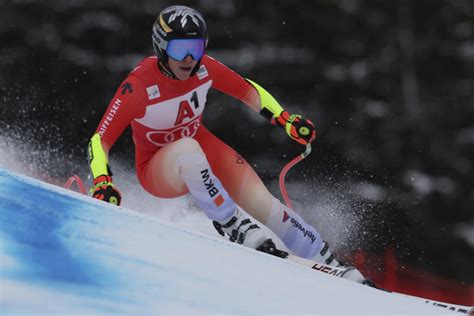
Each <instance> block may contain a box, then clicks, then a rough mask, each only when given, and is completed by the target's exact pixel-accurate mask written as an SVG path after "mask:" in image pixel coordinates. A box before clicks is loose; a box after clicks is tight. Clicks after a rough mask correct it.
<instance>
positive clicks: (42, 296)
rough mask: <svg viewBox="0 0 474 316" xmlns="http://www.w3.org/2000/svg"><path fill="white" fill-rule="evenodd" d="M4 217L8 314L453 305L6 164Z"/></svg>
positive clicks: (2, 266)
mask: <svg viewBox="0 0 474 316" xmlns="http://www.w3.org/2000/svg"><path fill="white" fill-rule="evenodd" d="M137 207H139V206H137ZM0 225H1V227H0V271H1V275H0V276H1V279H0V314H2V315H12V314H18V313H28V314H33V315H39V314H53V313H56V314H60V315H72V314H87V315H101V314H110V315H112V314H113V315H116V314H128V315H167V314H168V315H169V314H172V315H214V314H221V315H224V314H225V315H228V314H233V315H239V314H242V315H275V314H281V315H300V314H311V315H395V314H396V315H446V314H447V315H451V314H453V315H456V314H457V313H454V312H451V311H449V310H444V309H440V308H436V307H433V306H430V305H429V304H425V303H424V302H423V301H422V300H411V299H407V298H404V297H398V296H395V295H393V294H391V293H385V292H383V291H379V290H376V289H372V288H369V287H367V286H363V285H359V284H355V283H352V282H350V281H347V280H344V279H339V278H335V277H332V276H328V275H325V274H323V273H319V272H316V271H313V270H311V269H308V268H306V267H302V266H299V265H297V264H295V263H292V262H288V261H285V260H283V259H279V258H274V257H272V256H269V255H265V254H262V253H259V252H256V251H253V250H250V249H247V248H244V247H241V246H239V245H235V244H232V243H230V242H228V241H226V240H223V239H219V238H214V237H212V236H208V235H206V234H203V233H198V232H193V231H185V230H183V229H180V228H178V227H175V226H173V225H172V224H169V223H166V222H162V221H160V220H157V219H156V218H151V217H149V216H147V215H144V214H141V213H139V212H136V211H133V210H128V209H125V208H119V207H115V206H112V205H108V204H106V203H104V202H100V201H96V200H94V199H92V198H89V197H86V196H83V195H80V194H78V193H75V192H72V191H68V190H66V189H63V188H60V187H56V186H53V185H50V184H46V183H44V182H41V181H38V180H35V179H33V178H29V177H26V176H21V175H18V174H15V173H13V172H11V171H8V170H6V169H2V168H0Z"/></svg>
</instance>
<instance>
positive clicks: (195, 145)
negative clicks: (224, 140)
mask: <svg viewBox="0 0 474 316" xmlns="http://www.w3.org/2000/svg"><path fill="white" fill-rule="evenodd" d="M173 146H174V147H175V149H174V150H176V152H177V153H178V154H187V153H200V154H204V152H203V150H202V148H201V145H200V144H199V142H198V141H197V140H195V139H194V138H190V137H184V138H181V139H178V140H177V141H175V142H174V143H173Z"/></svg>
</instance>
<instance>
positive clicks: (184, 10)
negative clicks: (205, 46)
mask: <svg viewBox="0 0 474 316" xmlns="http://www.w3.org/2000/svg"><path fill="white" fill-rule="evenodd" d="M174 10H176V7H172V8H170V10H166V11H164V12H163V13H167V12H170V11H174ZM177 17H181V26H182V27H183V28H184V27H185V26H186V24H187V23H188V17H190V18H191V21H193V22H194V24H196V26H198V27H199V21H198V19H199V20H201V22H202V24H205V22H204V20H203V19H202V17H201V16H200V15H199V13H198V12H197V11H196V10H194V9H191V8H188V7H184V6H182V7H179V9H178V10H176V12H174V13H173V14H172V15H170V17H169V18H168V24H169V23H171V22H173V21H174V20H176V18H177Z"/></svg>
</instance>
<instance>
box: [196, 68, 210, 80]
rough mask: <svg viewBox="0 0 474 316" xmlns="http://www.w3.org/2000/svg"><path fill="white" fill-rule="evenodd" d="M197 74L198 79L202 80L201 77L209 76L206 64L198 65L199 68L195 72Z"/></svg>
mask: <svg viewBox="0 0 474 316" xmlns="http://www.w3.org/2000/svg"><path fill="white" fill-rule="evenodd" d="M197 76H198V78H199V80H202V79H204V78H206V77H207V76H209V73H208V72H207V68H206V66H204V65H201V67H199V70H198V72H197Z"/></svg>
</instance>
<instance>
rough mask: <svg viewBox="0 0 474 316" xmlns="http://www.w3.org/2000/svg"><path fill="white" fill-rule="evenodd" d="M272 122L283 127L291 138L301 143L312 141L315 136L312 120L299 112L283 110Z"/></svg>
mask: <svg viewBox="0 0 474 316" xmlns="http://www.w3.org/2000/svg"><path fill="white" fill-rule="evenodd" d="M272 121H273V120H272ZM273 122H274V124H275V125H280V126H281V127H283V128H284V129H285V131H286V133H287V134H288V136H290V138H291V139H293V140H295V141H297V142H298V143H300V144H302V145H306V144H308V143H312V142H313V141H314V139H315V138H316V131H315V129H314V124H313V122H311V121H310V120H309V119H305V118H303V117H302V116H301V115H299V114H290V113H288V112H287V111H283V112H281V114H280V115H279V116H278V117H277V118H276V119H274V121H273Z"/></svg>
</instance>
